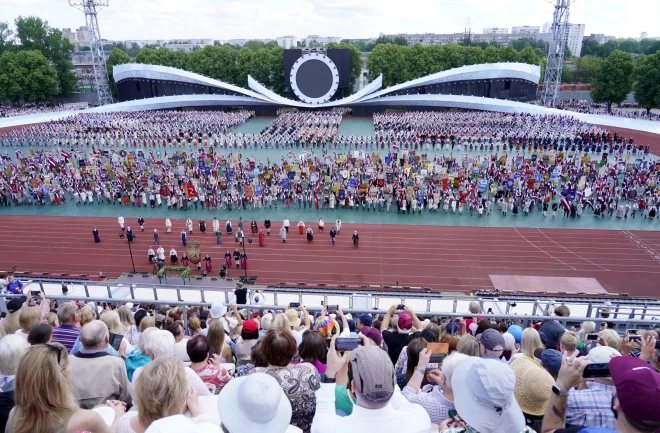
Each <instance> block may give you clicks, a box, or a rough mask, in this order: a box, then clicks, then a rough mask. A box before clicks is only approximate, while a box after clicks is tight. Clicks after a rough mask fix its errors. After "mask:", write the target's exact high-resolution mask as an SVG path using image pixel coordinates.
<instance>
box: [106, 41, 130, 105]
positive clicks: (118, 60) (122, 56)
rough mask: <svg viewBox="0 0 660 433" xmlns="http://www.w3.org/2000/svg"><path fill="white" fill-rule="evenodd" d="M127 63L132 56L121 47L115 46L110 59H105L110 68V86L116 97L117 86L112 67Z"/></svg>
mask: <svg viewBox="0 0 660 433" xmlns="http://www.w3.org/2000/svg"><path fill="white" fill-rule="evenodd" d="M125 63H131V58H130V57H129V56H128V54H126V53H125V52H123V51H122V50H120V49H119V48H113V49H112V52H111V53H110V55H109V56H108V59H107V60H106V61H105V64H106V66H107V68H108V87H110V91H111V92H112V96H114V97H117V87H116V86H115V79H114V77H113V74H112V67H113V66H115V65H123V64H125Z"/></svg>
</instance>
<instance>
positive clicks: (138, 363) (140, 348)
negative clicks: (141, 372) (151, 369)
mask: <svg viewBox="0 0 660 433" xmlns="http://www.w3.org/2000/svg"><path fill="white" fill-rule="evenodd" d="M155 331H157V329H156V328H155V327H151V328H147V329H145V330H144V332H143V333H142V337H141V338H140V341H138V345H137V347H136V348H135V349H133V350H131V351H130V352H128V354H127V355H126V374H127V375H128V381H129V382H133V373H134V372H135V370H137V369H138V368H140V367H144V366H145V365H147V364H149V363H150V362H151V358H150V357H149V354H148V353H147V349H146V342H147V340H148V339H149V334H151V333H152V332H155Z"/></svg>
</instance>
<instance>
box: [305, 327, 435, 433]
mask: <svg viewBox="0 0 660 433" xmlns="http://www.w3.org/2000/svg"><path fill="white" fill-rule="evenodd" d="M336 339H337V337H336V336H335V337H333V338H332V340H331V341H330V350H329V351H328V364H327V369H326V377H325V381H324V383H323V384H322V385H321V387H320V388H319V390H318V391H316V414H315V415H314V422H313V424H312V430H311V431H312V432H313V433H326V432H333V433H334V432H337V431H341V432H352V431H377V432H383V431H387V432H402V433H403V432H406V433H422V432H424V433H426V432H428V431H430V429H431V419H430V418H429V415H428V414H427V413H426V411H425V410H424V408H422V407H421V406H419V405H416V404H412V403H409V402H408V401H407V400H406V398H405V397H404V396H403V395H402V394H401V391H399V389H398V387H397V386H396V376H395V374H394V366H393V363H392V360H391V358H390V357H389V356H388V354H387V353H386V352H385V351H383V350H381V349H379V348H377V347H358V348H357V349H355V350H353V351H352V352H350V353H346V352H344V354H343V355H340V354H339V353H338V352H337V350H336V349H335V340H336ZM347 362H348V377H349V387H348V388H349V391H350V393H351V395H352V398H354V399H355V402H356V403H355V406H354V407H353V412H352V413H351V414H350V415H348V416H346V417H340V416H338V415H337V414H336V413H335V398H336V397H335V386H336V385H335V380H336V377H337V373H338V372H339V371H340V370H341V369H342V367H343V366H344V364H346V363H347Z"/></svg>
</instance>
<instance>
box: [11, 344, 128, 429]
mask: <svg viewBox="0 0 660 433" xmlns="http://www.w3.org/2000/svg"><path fill="white" fill-rule="evenodd" d="M70 359H71V357H70V356H69V355H68V353H67V351H66V348H65V347H64V346H62V345H61V344H43V345H42V344H39V345H35V346H30V347H29V348H27V349H26V350H25V353H23V356H22V357H21V363H20V365H19V367H18V371H17V372H16V386H15V389H16V391H15V398H16V406H15V407H14V409H12V411H11V413H10V414H9V419H8V420H7V427H6V429H5V432H6V433H34V432H66V433H71V432H77V431H87V432H90V433H114V432H115V427H116V425H117V421H119V418H120V417H121V416H122V415H124V412H125V411H126V407H125V406H124V404H122V403H121V402H118V401H114V400H110V401H108V402H107V405H108V406H110V407H111V408H112V409H113V410H114V411H115V417H114V421H113V423H112V425H111V426H108V425H107V424H106V423H105V421H104V420H103V418H101V416H100V415H99V414H97V413H96V412H94V411H92V410H84V409H80V405H79V404H78V401H77V400H76V398H75V396H74V395H73V392H72V390H71V386H70V384H69V382H70V381H71V379H72V376H73V375H74V371H73V369H72V367H71V364H70V363H69V361H70ZM103 403H104V404H105V403H106V402H105V401H104V402H103Z"/></svg>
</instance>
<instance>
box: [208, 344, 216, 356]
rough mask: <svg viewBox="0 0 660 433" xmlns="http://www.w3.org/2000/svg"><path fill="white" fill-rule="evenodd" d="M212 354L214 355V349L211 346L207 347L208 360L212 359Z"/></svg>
mask: <svg viewBox="0 0 660 433" xmlns="http://www.w3.org/2000/svg"><path fill="white" fill-rule="evenodd" d="M214 354H215V347H213V346H211V347H209V359H211V358H213V355H214Z"/></svg>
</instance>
